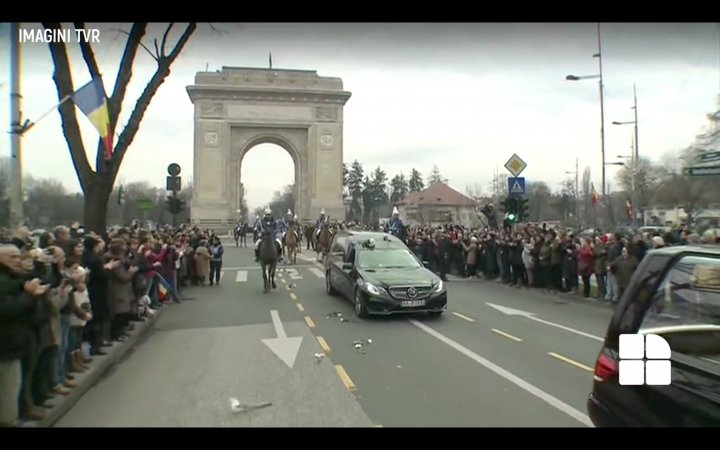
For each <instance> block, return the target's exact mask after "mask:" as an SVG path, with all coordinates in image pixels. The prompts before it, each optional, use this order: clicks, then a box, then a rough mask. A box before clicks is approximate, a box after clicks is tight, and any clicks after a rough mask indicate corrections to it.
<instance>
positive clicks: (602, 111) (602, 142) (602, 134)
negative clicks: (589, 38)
mask: <svg viewBox="0 0 720 450" xmlns="http://www.w3.org/2000/svg"><path fill="white" fill-rule="evenodd" d="M597 43H598V52H597V58H598V65H599V67H600V152H601V153H602V195H603V198H605V194H606V192H607V188H606V186H605V102H604V97H605V95H604V92H603V91H604V89H603V88H604V86H603V67H602V40H601V38H600V22H598V24H597Z"/></svg>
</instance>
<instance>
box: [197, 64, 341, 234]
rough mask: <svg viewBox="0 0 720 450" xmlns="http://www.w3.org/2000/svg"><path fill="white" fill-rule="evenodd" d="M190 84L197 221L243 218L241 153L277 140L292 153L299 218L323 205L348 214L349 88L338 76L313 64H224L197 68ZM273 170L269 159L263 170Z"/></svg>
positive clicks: (313, 214) (334, 215)
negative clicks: (283, 67) (346, 128)
mask: <svg viewBox="0 0 720 450" xmlns="http://www.w3.org/2000/svg"><path fill="white" fill-rule="evenodd" d="M187 91H188V94H189V96H190V100H191V101H192V102H193V105H194V106H195V115H194V125H195V142H194V170H193V184H194V186H193V188H194V191H193V199H192V208H191V216H192V220H193V221H195V222H196V223H198V224H205V225H207V226H212V225H221V224H225V223H228V222H234V221H236V220H237V219H238V214H237V210H238V209H239V208H240V201H241V198H242V196H243V185H242V181H241V180H240V173H241V167H242V161H243V157H244V156H245V154H247V152H248V151H249V150H250V149H252V148H253V147H255V146H256V145H259V144H264V143H272V144H276V145H279V146H280V147H282V148H283V149H285V150H286V151H287V152H288V153H289V154H290V156H291V157H292V159H293V162H294V165H295V192H294V198H295V211H294V212H295V213H296V214H297V215H298V218H300V219H314V218H317V217H318V216H319V214H320V210H321V209H323V208H324V209H325V212H326V213H327V214H328V215H329V216H330V217H331V218H344V216H345V207H344V205H343V185H342V174H343V172H342V163H343V106H344V105H345V103H346V102H347V101H348V100H349V99H350V96H351V93H350V92H347V91H344V90H343V83H342V80H341V79H340V78H330V77H321V76H319V75H318V74H317V72H316V71H314V70H277V69H254V68H243V67H223V69H222V71H217V72H198V73H197V74H196V75H195V84H194V85H192V86H188V87H187ZM273 174H274V171H273V168H272V167H270V166H268V167H267V172H266V173H265V174H261V175H263V176H268V177H272V176H273ZM280 187H281V186H278V189H280ZM276 213H280V212H279V211H278V212H276ZM282 213H284V211H283V212H282Z"/></svg>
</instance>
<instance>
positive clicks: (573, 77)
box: [565, 23, 606, 197]
mask: <svg viewBox="0 0 720 450" xmlns="http://www.w3.org/2000/svg"><path fill="white" fill-rule="evenodd" d="M600 36H601V35H600V23H598V24H597V44H598V51H597V53H596V54H594V55H593V57H594V58H597V59H598V68H599V71H600V73H599V74H597V75H585V76H577V75H568V76H566V77H565V79H566V80H568V81H580V80H590V79H595V78H597V79H598V85H599V88H600V154H601V155H602V195H603V197H604V196H605V194H606V185H605V165H606V164H605V101H604V93H603V90H604V89H603V66H602V39H601V38H600Z"/></svg>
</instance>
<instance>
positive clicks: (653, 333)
mask: <svg viewBox="0 0 720 450" xmlns="http://www.w3.org/2000/svg"><path fill="white" fill-rule="evenodd" d="M624 334H630V335H633V334H635V335H637V334H639V335H641V336H642V338H636V337H634V336H630V337H629V338H628V337H623V338H622V339H621V337H620V336H621V335H624ZM658 336H659V337H660V338H662V339H659V338H658ZM633 339H634V340H636V341H637V342H635V344H636V347H635V348H634V349H633V348H630V347H629V346H628V345H627V344H626V343H627V342H628V340H633ZM621 340H622V341H624V342H625V343H624V344H623V345H624V346H625V347H626V348H625V349H623V351H622V354H621V350H620V342H621ZM663 340H664V341H665V342H666V343H667V345H666V344H665V343H664V342H662V341H663ZM668 347H669V349H668ZM621 357H622V358H621ZM631 366H632V367H631ZM621 371H623V372H624V375H623V377H622V378H621V376H620V372H621ZM593 378H594V382H593V389H592V393H591V394H590V396H589V398H588V401H587V407H588V413H589V415H590V419H591V420H592V421H593V423H594V424H595V425H596V426H598V427H717V426H720V247H717V246H682V247H668V248H662V249H658V250H653V251H651V252H649V253H648V254H647V256H646V257H645V258H644V259H643V261H642V263H641V264H640V266H639V267H638V268H637V270H636V271H635V273H634V274H633V277H632V279H631V281H630V286H629V287H628V289H627V290H626V292H625V294H624V295H623V297H622V298H621V299H620V302H619V303H618V306H617V309H616V310H615V314H614V315H613V317H612V319H611V321H610V325H609V327H608V330H607V334H606V336H605V342H604V344H603V347H602V349H601V351H600V354H599V356H598V358H597V362H596V364H595V373H594V377H593ZM631 378H634V379H633V380H631ZM621 380H623V384H620V383H621ZM629 383H630V384H629ZM668 383H669V384H668Z"/></svg>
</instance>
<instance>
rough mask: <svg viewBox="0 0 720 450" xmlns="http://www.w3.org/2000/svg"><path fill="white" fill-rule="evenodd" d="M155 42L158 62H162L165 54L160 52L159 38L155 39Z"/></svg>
mask: <svg viewBox="0 0 720 450" xmlns="http://www.w3.org/2000/svg"><path fill="white" fill-rule="evenodd" d="M153 44H154V45H155V55H157V60H158V62H161V60H162V59H163V56H162V55H161V54H160V49H159V48H158V41H157V38H155V39H153Z"/></svg>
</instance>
